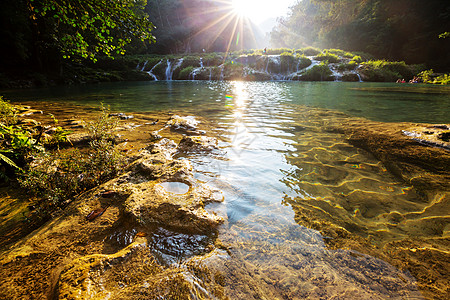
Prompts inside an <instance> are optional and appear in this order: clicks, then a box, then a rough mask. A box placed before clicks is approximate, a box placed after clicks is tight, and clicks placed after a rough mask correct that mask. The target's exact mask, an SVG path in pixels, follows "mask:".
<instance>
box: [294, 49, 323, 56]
mask: <svg viewBox="0 0 450 300" xmlns="http://www.w3.org/2000/svg"><path fill="white" fill-rule="evenodd" d="M298 51H299V52H300V53H303V54H304V55H306V56H315V55H318V54H320V53H321V52H322V50H320V49H319V48H313V47H306V48H301V49H299V50H298Z"/></svg>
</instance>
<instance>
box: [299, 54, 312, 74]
mask: <svg viewBox="0 0 450 300" xmlns="http://www.w3.org/2000/svg"><path fill="white" fill-rule="evenodd" d="M297 57H298V62H297V69H298V70H302V69H304V68H307V67H309V66H310V65H311V60H310V59H309V58H307V57H306V56H304V55H300V56H299V55H297Z"/></svg>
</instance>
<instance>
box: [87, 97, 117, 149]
mask: <svg viewBox="0 0 450 300" xmlns="http://www.w3.org/2000/svg"><path fill="white" fill-rule="evenodd" d="M110 112H111V111H110V109H109V107H107V106H104V105H103V103H102V104H101V106H100V113H99V114H98V116H97V118H96V119H94V120H93V121H89V122H85V127H86V129H87V131H88V133H89V135H90V137H91V139H92V140H110V139H112V132H113V131H114V130H115V129H116V127H117V125H118V124H119V119H118V118H117V117H116V116H113V115H112V114H111V113H110Z"/></svg>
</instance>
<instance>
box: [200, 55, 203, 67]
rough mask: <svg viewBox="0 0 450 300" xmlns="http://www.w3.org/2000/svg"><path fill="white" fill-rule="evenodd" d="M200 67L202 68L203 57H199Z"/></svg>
mask: <svg viewBox="0 0 450 300" xmlns="http://www.w3.org/2000/svg"><path fill="white" fill-rule="evenodd" d="M200 68H202V69H203V57H200Z"/></svg>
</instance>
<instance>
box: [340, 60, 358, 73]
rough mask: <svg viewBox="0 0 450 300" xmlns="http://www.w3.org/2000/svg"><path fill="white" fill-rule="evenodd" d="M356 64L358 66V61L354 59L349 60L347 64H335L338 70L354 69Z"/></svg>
mask: <svg viewBox="0 0 450 300" xmlns="http://www.w3.org/2000/svg"><path fill="white" fill-rule="evenodd" d="M357 66H358V63H357V62H356V61H354V60H351V61H350V62H349V63H347V64H339V65H338V66H337V69H338V70H339V71H350V70H354V69H355V68H356V67H357Z"/></svg>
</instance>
